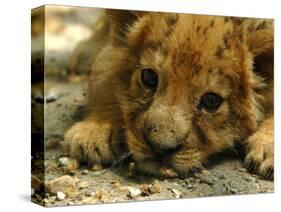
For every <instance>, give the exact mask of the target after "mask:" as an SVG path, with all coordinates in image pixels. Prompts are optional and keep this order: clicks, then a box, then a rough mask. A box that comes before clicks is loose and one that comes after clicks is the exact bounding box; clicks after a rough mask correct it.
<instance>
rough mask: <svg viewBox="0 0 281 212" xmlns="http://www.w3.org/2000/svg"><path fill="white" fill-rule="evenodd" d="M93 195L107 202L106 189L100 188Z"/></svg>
mask: <svg viewBox="0 0 281 212" xmlns="http://www.w3.org/2000/svg"><path fill="white" fill-rule="evenodd" d="M93 197H95V198H97V199H98V200H99V201H101V202H105V201H106V199H108V192H107V191H106V190H104V189H99V190H97V191H96V192H95V194H94V195H93Z"/></svg>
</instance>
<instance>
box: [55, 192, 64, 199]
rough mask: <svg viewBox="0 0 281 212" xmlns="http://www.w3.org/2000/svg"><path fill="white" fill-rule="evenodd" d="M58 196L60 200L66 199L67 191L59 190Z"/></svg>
mask: <svg viewBox="0 0 281 212" xmlns="http://www.w3.org/2000/svg"><path fill="white" fill-rule="evenodd" d="M57 198H58V200H64V199H65V193H63V192H61V191H59V192H57Z"/></svg>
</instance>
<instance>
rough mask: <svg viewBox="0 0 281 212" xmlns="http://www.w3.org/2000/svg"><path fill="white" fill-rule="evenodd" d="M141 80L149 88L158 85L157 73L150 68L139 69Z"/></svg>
mask: <svg viewBox="0 0 281 212" xmlns="http://www.w3.org/2000/svg"><path fill="white" fill-rule="evenodd" d="M141 80H142V82H143V84H144V85H146V86H147V87H149V88H152V89H155V88H157V86H158V75H157V74H156V73H155V72H154V71H153V70H151V69H143V70H142V71H141Z"/></svg>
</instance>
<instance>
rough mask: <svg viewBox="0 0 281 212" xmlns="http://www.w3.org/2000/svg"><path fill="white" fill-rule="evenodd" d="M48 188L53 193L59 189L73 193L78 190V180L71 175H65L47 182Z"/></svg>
mask: <svg viewBox="0 0 281 212" xmlns="http://www.w3.org/2000/svg"><path fill="white" fill-rule="evenodd" d="M47 188H48V191H49V192H50V193H51V194H56V193H57V192H59V191H60V192H63V193H66V194H71V193H73V192H75V191H76V188H77V180H76V179H74V178H73V177H71V176H69V175H64V176H61V177H59V178H57V179H54V180H52V181H50V182H49V183H47Z"/></svg>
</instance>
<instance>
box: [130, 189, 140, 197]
mask: <svg viewBox="0 0 281 212" xmlns="http://www.w3.org/2000/svg"><path fill="white" fill-rule="evenodd" d="M128 191H129V194H128V196H129V197H130V198H132V199H134V198H136V197H139V196H140V195H141V190H140V189H139V188H133V187H129V189H128Z"/></svg>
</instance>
